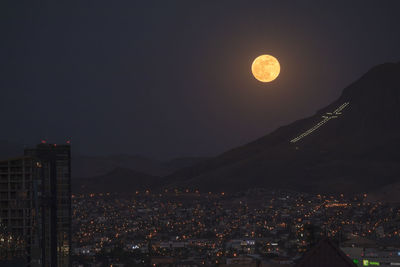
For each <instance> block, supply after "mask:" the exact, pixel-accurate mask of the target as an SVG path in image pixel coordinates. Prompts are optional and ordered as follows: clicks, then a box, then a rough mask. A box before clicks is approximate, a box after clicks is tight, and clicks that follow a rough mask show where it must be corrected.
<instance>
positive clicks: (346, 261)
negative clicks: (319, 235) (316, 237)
mask: <svg viewBox="0 0 400 267" xmlns="http://www.w3.org/2000/svg"><path fill="white" fill-rule="evenodd" d="M321 266H324V267H347V266H351V267H356V266H357V265H356V264H355V263H353V261H352V260H351V259H350V258H349V257H347V256H346V254H344V252H343V251H341V250H340V249H339V248H338V247H337V246H336V245H335V244H333V242H332V241H331V240H329V239H327V238H326V239H323V240H321V241H320V242H319V243H318V244H317V245H316V246H315V247H313V248H312V249H311V250H309V251H308V252H307V253H306V254H305V255H304V257H303V258H302V259H301V260H300V262H299V263H297V264H296V265H295V267H321Z"/></svg>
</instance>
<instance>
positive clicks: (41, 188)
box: [0, 143, 71, 267]
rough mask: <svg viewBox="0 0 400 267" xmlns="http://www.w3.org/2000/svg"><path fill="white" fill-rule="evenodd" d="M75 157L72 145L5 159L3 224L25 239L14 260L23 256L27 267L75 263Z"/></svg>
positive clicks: (0, 184)
mask: <svg viewBox="0 0 400 267" xmlns="http://www.w3.org/2000/svg"><path fill="white" fill-rule="evenodd" d="M70 158H71V156H70V146H69V145H61V146H57V145H54V144H43V143H42V144H39V145H38V146H36V148H33V149H26V150H25V156H23V157H20V158H15V159H7V160H3V161H0V219H1V224H2V225H4V227H3V228H4V231H5V232H6V233H7V236H11V237H12V238H14V239H16V238H17V239H18V240H20V244H19V245H20V246H19V249H18V250H19V252H18V253H17V251H15V249H14V251H13V255H11V257H13V256H15V257H23V258H24V259H25V262H26V265H25V266H32V267H36V266H38V267H39V266H44V267H47V266H51V267H53V266H61V267H64V266H66V267H67V266H70V265H71V264H70V251H71V171H70V170H71V167H70V166H71V165H70ZM2 240H5V239H4V238H0V242H2ZM0 246H1V244H0ZM7 257H8V258H10V255H7Z"/></svg>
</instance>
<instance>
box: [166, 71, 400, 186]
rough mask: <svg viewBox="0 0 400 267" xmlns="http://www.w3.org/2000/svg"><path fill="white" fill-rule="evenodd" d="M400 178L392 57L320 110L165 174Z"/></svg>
mask: <svg viewBox="0 0 400 267" xmlns="http://www.w3.org/2000/svg"><path fill="white" fill-rule="evenodd" d="M399 178H400V63H385V64H382V65H378V66H376V67H374V68H372V69H371V70H370V71H368V72H367V73H366V74H365V75H363V76H362V77H361V78H360V79H359V80H357V81H356V82H354V83H353V84H351V85H349V86H348V87H347V88H345V89H344V90H343V92H342V94H341V96H340V97H339V98H338V99H337V100H336V101H334V102H333V103H331V104H330V105H328V106H326V107H325V108H323V109H321V110H319V111H317V112H316V114H315V115H313V116H311V117H309V118H305V119H301V120H298V121H295V122H293V123H291V124H289V125H287V126H284V127H280V128H278V129H277V130H275V131H273V132H272V133H270V134H268V135H266V136H264V137H262V138H260V139H258V140H255V141H254V142H251V143H249V144H246V145H244V146H241V147H238V148H235V149H232V150H230V151H227V152H225V153H223V154H221V155H219V156H217V157H215V158H211V159H209V160H206V161H204V162H201V163H200V164H197V165H195V166H193V167H189V168H185V169H182V170H180V171H177V172H175V173H173V174H171V175H169V176H167V177H166V178H165V183H164V184H163V185H164V186H171V187H190V188H198V189H204V190H212V191H215V190H224V191H237V190H243V189H246V188H253V187H264V188H288V189H295V190H302V191H309V192H368V191H371V190H375V189H377V188H380V187H383V186H385V185H388V184H391V183H395V182H396V181H398V179H399Z"/></svg>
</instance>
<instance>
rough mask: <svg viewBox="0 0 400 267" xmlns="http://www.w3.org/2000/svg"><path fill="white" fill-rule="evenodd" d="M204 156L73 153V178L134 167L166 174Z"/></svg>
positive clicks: (195, 161) (152, 172)
mask: <svg viewBox="0 0 400 267" xmlns="http://www.w3.org/2000/svg"><path fill="white" fill-rule="evenodd" d="M205 159H206V158H202V157H186V158H176V159H172V160H169V161H159V160H155V159H151V158H147V157H143V156H140V155H126V154H121V155H110V156H83V155H73V157H72V174H73V178H79V179H80V178H89V177H94V176H101V175H104V174H106V173H108V172H111V171H112V170H114V169H116V168H124V169H132V170H135V171H137V172H141V173H145V174H148V175H152V176H166V175H168V174H171V173H173V172H175V171H177V170H179V169H182V168H186V167H189V166H193V165H195V164H198V163H200V162H201V161H204V160H205Z"/></svg>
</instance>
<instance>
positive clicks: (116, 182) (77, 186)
mask: <svg viewBox="0 0 400 267" xmlns="http://www.w3.org/2000/svg"><path fill="white" fill-rule="evenodd" d="M159 179H160V178H159V177H156V176H151V175H148V174H144V173H141V172H137V171H134V170H131V169H125V168H116V169H114V170H112V171H110V172H109V173H107V174H105V175H101V176H96V177H91V178H82V179H76V180H75V181H73V183H72V186H73V188H72V191H73V192H74V193H107V192H109V193H116V192H118V193H132V192H135V190H146V189H149V188H150V187H153V186H154V184H155V183H158V182H159Z"/></svg>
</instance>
